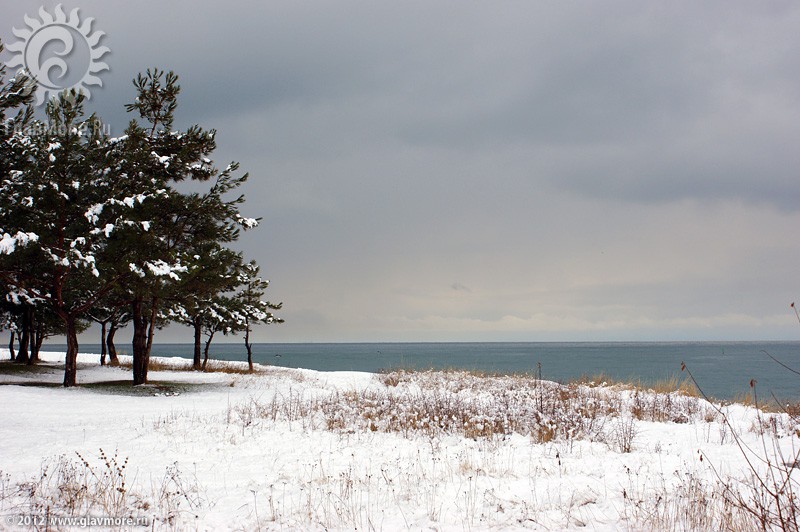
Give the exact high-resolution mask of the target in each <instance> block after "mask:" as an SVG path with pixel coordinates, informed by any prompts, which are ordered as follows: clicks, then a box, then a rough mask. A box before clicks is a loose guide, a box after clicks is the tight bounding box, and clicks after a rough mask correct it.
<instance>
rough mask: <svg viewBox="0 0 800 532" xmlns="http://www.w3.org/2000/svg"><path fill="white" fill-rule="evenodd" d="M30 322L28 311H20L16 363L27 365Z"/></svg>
mask: <svg viewBox="0 0 800 532" xmlns="http://www.w3.org/2000/svg"><path fill="white" fill-rule="evenodd" d="M30 329H31V322H30V315H29V314H28V310H27V309H25V310H23V311H22V332H21V335H20V337H19V352H18V353H17V362H19V363H25V364H27V363H28V361H29V360H30V355H29V354H28V346H29V345H30V341H31V330H30Z"/></svg>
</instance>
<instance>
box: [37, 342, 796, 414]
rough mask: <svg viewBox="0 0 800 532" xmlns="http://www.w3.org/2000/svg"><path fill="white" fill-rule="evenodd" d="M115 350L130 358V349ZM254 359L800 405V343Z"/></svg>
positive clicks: (361, 351) (276, 349)
mask: <svg viewBox="0 0 800 532" xmlns="http://www.w3.org/2000/svg"><path fill="white" fill-rule="evenodd" d="M117 347H118V351H119V353H120V354H129V353H130V347H129V346H127V345H124V344H121V343H120V344H119V345H118V346H117ZM44 349H46V350H65V349H66V346H63V345H62V346H60V345H57V344H54V345H48V346H46V347H45V348H44ZM81 352H82V353H87V352H88V353H92V352H96V353H99V352H100V346H99V344H94V345H92V344H82V345H81ZM192 352H193V347H192V345H191V344H155V345H154V346H153V352H152V355H153V356H178V357H185V358H191V357H192ZM210 357H211V358H213V359H218V360H246V359H247V353H246V351H245V347H244V344H243V343H217V344H212V346H211V355H210ZM253 358H254V362H257V363H260V364H268V365H273V366H280V367H287V368H306V369H313V370H319V371H366V372H380V371H386V370H392V369H398V368H404V369H417V370H424V369H461V370H469V371H478V372H487V373H499V374H513V373H522V374H529V375H541V377H542V378H543V379H547V380H553V381H557V382H569V381H571V380H575V379H580V378H590V379H591V378H593V377H596V376H601V375H602V376H605V378H607V379H613V380H615V381H626V382H634V383H640V384H642V385H648V384H652V383H655V382H658V381H663V380H667V379H671V378H673V377H676V378H677V379H679V380H683V379H686V378H689V372H691V375H692V376H693V377H694V379H695V380H696V381H697V384H698V385H699V386H700V388H701V390H702V392H703V393H704V394H706V395H708V396H709V397H714V398H716V399H721V400H735V399H742V398H743V397H744V396H746V395H748V394H750V393H751V392H752V389H753V388H752V387H751V383H752V384H754V385H755V391H756V393H757V397H758V398H759V401H761V400H768V401H769V400H773V397H774V398H777V399H778V400H779V401H781V402H784V401H799V400H800V374H798V373H795V372H796V371H800V342H575V343H570V342H490V343H460V342H455V343H439V342H434V343H261V344H254V345H253ZM684 365H685V367H686V370H682V367H683V366H684ZM687 370H688V371H687ZM595 380H597V379H595Z"/></svg>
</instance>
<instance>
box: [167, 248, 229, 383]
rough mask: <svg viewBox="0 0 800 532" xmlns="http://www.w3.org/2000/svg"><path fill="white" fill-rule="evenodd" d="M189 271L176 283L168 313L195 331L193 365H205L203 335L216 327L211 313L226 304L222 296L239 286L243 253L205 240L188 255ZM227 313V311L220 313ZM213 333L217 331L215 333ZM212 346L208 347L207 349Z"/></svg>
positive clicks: (169, 316)
mask: <svg viewBox="0 0 800 532" xmlns="http://www.w3.org/2000/svg"><path fill="white" fill-rule="evenodd" d="M185 262H186V267H187V272H186V273H185V274H184V275H183V276H182V282H181V283H179V285H178V286H177V287H176V297H175V298H174V299H173V301H172V305H171V307H170V308H169V310H168V311H167V313H166V317H167V318H168V319H170V320H172V321H177V322H178V323H181V324H183V325H187V326H189V327H192V329H193V331H194V356H193V368H194V369H195V370H200V369H203V347H202V338H203V334H204V331H208V330H209V327H211V328H215V332H217V330H219V329H216V327H215V323H214V321H213V320H209V317H210V316H211V314H212V313H213V312H214V310H213V309H214V307H219V306H220V305H222V304H223V303H222V301H221V300H220V299H219V296H221V295H223V294H225V293H227V292H230V291H232V290H234V289H235V288H236V285H237V280H238V272H239V269H240V268H241V266H242V256H241V254H240V253H236V252H234V251H232V250H230V249H228V248H225V247H222V246H221V245H220V244H219V243H218V242H211V241H208V242H202V243H199V244H198V245H197V247H196V248H195V249H194V254H193V255H191V256H189V257H187V258H186V261H185ZM218 314H220V315H221V314H225V312H222V313H218ZM212 337H213V334H212ZM207 351H208V350H207V349H206V352H207Z"/></svg>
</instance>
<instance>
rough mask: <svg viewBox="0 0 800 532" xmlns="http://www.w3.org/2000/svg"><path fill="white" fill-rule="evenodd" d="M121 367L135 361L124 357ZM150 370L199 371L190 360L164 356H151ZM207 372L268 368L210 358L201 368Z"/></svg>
mask: <svg viewBox="0 0 800 532" xmlns="http://www.w3.org/2000/svg"><path fill="white" fill-rule="evenodd" d="M119 367H121V368H126V369H131V370H132V369H133V361H132V360H131V359H124V360H121V361H120V364H119ZM147 369H148V371H197V370H195V369H194V366H193V364H192V362H190V361H186V362H183V361H175V360H170V359H164V358H157V357H156V358H151V359H150V364H149V365H148V367H147ZM201 371H203V372H205V373H229V374H234V375H250V374H253V373H265V372H266V371H267V368H265V367H264V366H262V365H260V364H255V365H254V367H253V371H250V368H249V367H248V366H247V362H241V361H238V360H209V361H208V364H206V367H205V369H203V370H201Z"/></svg>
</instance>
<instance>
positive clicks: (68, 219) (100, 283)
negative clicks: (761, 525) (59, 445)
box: [0, 91, 126, 386]
mask: <svg viewBox="0 0 800 532" xmlns="http://www.w3.org/2000/svg"><path fill="white" fill-rule="evenodd" d="M83 104H84V97H83V95H81V94H78V93H76V92H75V91H71V92H65V93H63V94H61V95H60V96H59V97H58V98H56V99H53V100H51V101H50V102H49V103H48V106H47V122H46V123H41V122H38V121H35V120H34V121H30V122H29V124H27V126H26V127H25V128H16V129H15V130H14V131H13V132H12V134H11V135H10V136H9V138H8V139H7V140H6V144H7V149H8V150H10V151H11V152H12V159H11V160H12V161H13V162H12V164H11V165H10V166H9V167H8V168H7V170H6V175H5V176H4V179H3V182H2V185H0V235H2V240H1V241H0V276H2V279H3V281H4V282H5V283H6V285H7V287H8V288H9V290H10V291H9V293H8V294H7V297H8V298H10V300H11V301H13V302H14V303H19V304H24V305H33V306H40V305H43V306H46V307H49V308H50V309H52V311H53V312H55V313H56V314H57V315H58V316H59V317H60V318H61V319H62V320H63V322H64V328H65V331H64V332H65V336H66V340H67V353H66V360H65V370H64V386H74V385H75V384H76V372H77V355H78V336H77V335H78V332H79V319H80V317H81V316H82V315H83V314H84V313H85V312H87V311H88V310H89V309H90V308H91V307H92V305H93V304H94V303H95V301H96V300H97V299H98V298H99V297H101V296H102V295H103V294H104V293H105V292H107V291H108V290H109V289H110V288H111V287H112V286H113V284H114V282H115V279H113V278H111V277H108V278H105V279H103V280H101V279H100V273H99V272H100V270H101V269H103V268H104V267H105V265H106V263H107V260H108V258H109V256H108V255H107V253H106V248H107V243H108V233H107V232H106V231H104V230H103V227H104V226H105V225H106V223H107V219H108V218H109V217H114V216H118V213H117V212H116V210H119V209H121V210H125V209H126V206H125V205H120V206H119V209H107V210H105V211H104V212H100V211H98V210H97V209H95V207H94V206H96V205H98V204H103V203H104V202H108V201H110V200H109V198H113V197H115V191H114V187H113V185H114V184H113V182H112V180H111V179H110V178H109V172H108V171H107V159H106V153H105V145H106V143H107V139H106V138H105V137H104V136H103V133H102V131H101V130H100V128H99V127H97V126H98V120H97V119H96V117H95V116H91V117H89V118H88V119H84V113H83Z"/></svg>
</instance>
